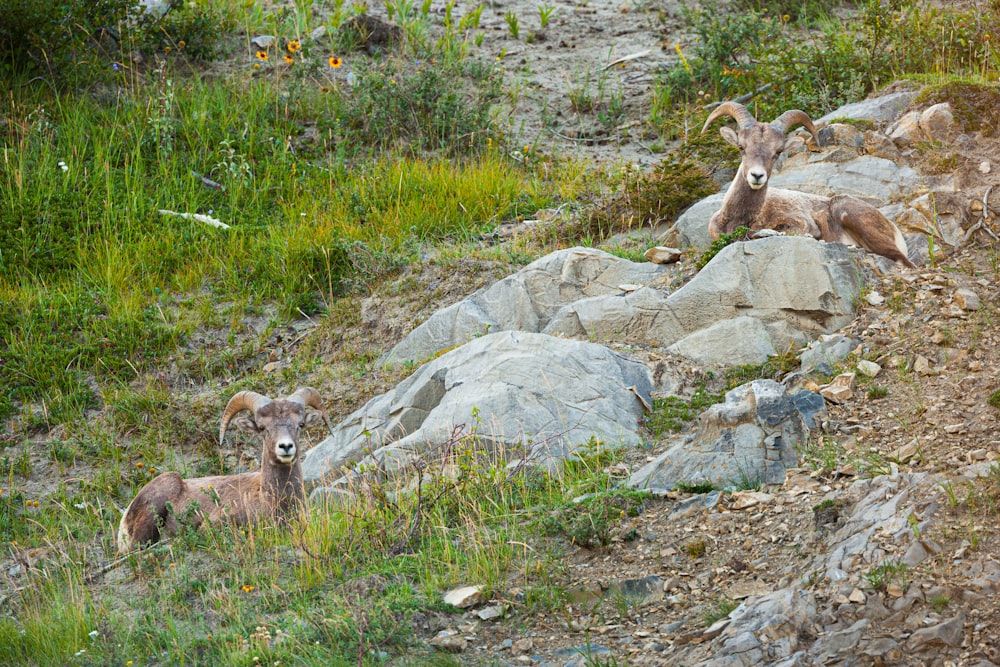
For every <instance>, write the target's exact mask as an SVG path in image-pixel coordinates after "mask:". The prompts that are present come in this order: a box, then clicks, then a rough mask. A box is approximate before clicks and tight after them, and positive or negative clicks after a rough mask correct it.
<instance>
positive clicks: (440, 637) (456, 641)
mask: <svg viewBox="0 0 1000 667" xmlns="http://www.w3.org/2000/svg"><path fill="white" fill-rule="evenodd" d="M427 643H428V644H430V645H431V646H433V647H434V648H436V649H437V650H439V651H442V652H444V653H461V652H462V651H464V650H465V649H466V648H468V646H469V642H468V640H467V639H466V638H465V637H463V636H462V635H461V634H459V633H458V632H457V631H455V630H442V631H441V632H439V633H437V635H435V636H434V637H432V638H431V639H430V640H428V642H427Z"/></svg>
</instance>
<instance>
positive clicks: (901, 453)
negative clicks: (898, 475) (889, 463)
mask: <svg viewBox="0 0 1000 667" xmlns="http://www.w3.org/2000/svg"><path fill="white" fill-rule="evenodd" d="M917 453H918V449H917V441H916V439H913V440H911V441H910V442H908V443H906V444H905V445H903V446H902V447H899V448H897V449H896V451H894V452H893V453H892V455H891V456H890V457H889V458H890V459H892V460H893V461H897V462H899V463H909V462H910V461H911V460H912V459H913V457H914V456H916V455H917Z"/></svg>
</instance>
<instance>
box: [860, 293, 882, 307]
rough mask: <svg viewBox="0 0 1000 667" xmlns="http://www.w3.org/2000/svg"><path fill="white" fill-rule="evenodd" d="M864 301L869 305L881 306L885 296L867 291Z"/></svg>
mask: <svg viewBox="0 0 1000 667" xmlns="http://www.w3.org/2000/svg"><path fill="white" fill-rule="evenodd" d="M865 301H867V302H868V304H869V305H871V306H881V305H882V304H883V303H885V297H884V296H882V295H881V294H879V293H878V292H869V293H868V295H867V296H866V297H865Z"/></svg>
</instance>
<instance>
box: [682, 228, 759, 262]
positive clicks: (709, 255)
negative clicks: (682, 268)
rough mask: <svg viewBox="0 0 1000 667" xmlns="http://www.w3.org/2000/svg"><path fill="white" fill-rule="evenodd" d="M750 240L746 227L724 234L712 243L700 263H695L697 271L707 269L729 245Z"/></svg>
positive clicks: (699, 260)
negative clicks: (706, 266) (707, 265)
mask: <svg viewBox="0 0 1000 667" xmlns="http://www.w3.org/2000/svg"><path fill="white" fill-rule="evenodd" d="M749 240H750V230H749V229H747V228H746V227H737V228H736V229H734V230H733V231H732V233H730V234H723V235H722V236H720V237H719V238H717V239H715V240H714V241H712V245H710V246H708V250H706V251H705V252H704V253H702V255H701V257H699V258H698V261H696V262H695V263H694V266H695V268H696V269H698V270H701V269H703V268H705V265H706V264H708V263H709V262H711V261H712V260H713V259H714V258H715V256H716V255H718V254H719V253H720V252H721V251H722V249H723V248H725V247H726V246H728V245H732V244H733V243H736V242H738V241H749Z"/></svg>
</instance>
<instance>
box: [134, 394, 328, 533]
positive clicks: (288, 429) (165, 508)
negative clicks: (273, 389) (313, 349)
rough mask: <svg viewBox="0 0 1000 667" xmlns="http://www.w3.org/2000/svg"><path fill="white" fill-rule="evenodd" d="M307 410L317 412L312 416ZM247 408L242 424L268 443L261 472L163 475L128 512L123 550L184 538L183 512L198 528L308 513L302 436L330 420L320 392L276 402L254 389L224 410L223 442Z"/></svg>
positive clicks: (261, 457) (262, 456) (241, 420)
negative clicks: (181, 535) (176, 536)
mask: <svg viewBox="0 0 1000 667" xmlns="http://www.w3.org/2000/svg"><path fill="white" fill-rule="evenodd" d="M307 407H311V408H314V409H315V410H316V412H307V411H306V408H307ZM244 411H247V412H249V413H250V414H249V415H246V416H243V417H240V418H239V419H237V420H236V425H237V426H238V427H239V428H240V429H242V430H245V431H250V432H254V433H260V434H261V435H262V437H263V440H264V446H263V450H262V451H261V456H260V470H257V471H254V472H245V473H240V474H237V475H218V476H213V477H196V478H192V479H184V478H182V477H181V476H180V475H179V474H177V473H176V472H166V473H163V474H162V475H159V476H158V477H156V478H155V479H153V480H151V481H150V482H149V483H148V484H146V485H145V486H144V487H142V489H141V490H140V491H139V493H138V494H137V495H136V497H135V498H134V499H133V500H132V502H131V503H130V504H129V506H128V507H127V508H126V509H125V513H124V514H123V515H122V519H121V523H120V524H119V527H118V549H119V551H122V552H125V551H129V550H131V549H133V548H134V547H137V546H143V545H146V544H150V543H153V542H157V541H158V540H159V539H160V538H161V537H165V536H170V535H174V534H176V533H177V531H178V529H179V528H180V523H179V522H178V519H177V517H178V516H182V515H184V516H186V515H189V516H190V519H186V521H187V522H188V523H189V524H192V525H194V526H196V527H197V526H199V525H201V523H202V522H203V521H205V520H207V521H208V522H209V523H221V522H230V523H232V524H236V525H243V524H247V523H251V522H253V521H256V520H259V519H270V520H277V521H279V522H280V521H286V520H287V519H288V518H290V517H291V516H294V515H295V514H296V513H298V512H299V511H300V510H301V509H302V507H303V506H304V503H305V487H304V485H303V482H302V464H301V462H300V457H299V454H300V451H301V448H300V446H299V434H300V433H301V430H302V428H304V427H306V426H310V425H312V424H314V423H316V421H317V419H318V418H319V417H323V418H324V419H325V414H324V413H323V404H322V400H321V399H320V395H319V393H318V392H317V391H316V390H315V389H312V388H309V387H305V388H302V389H299V390H298V391H296V392H295V393H293V394H292V395H290V396H289V397H288V398H285V399H278V400H271V399H270V398H267V397H266V396H262V395H261V394H258V393H255V392H252V391H241V392H239V393H238V394H236V395H235V396H233V397H232V398H231V399H230V400H229V403H228V404H227V405H226V409H225V410H224V411H223V413H222V425H221V426H220V428H219V444H220V445H221V444H222V441H223V438H225V436H226V427H227V426H228V425H229V422H230V421H232V419H233V418H234V417H236V415H238V414H239V413H241V412H244ZM194 503H197V505H194Z"/></svg>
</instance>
